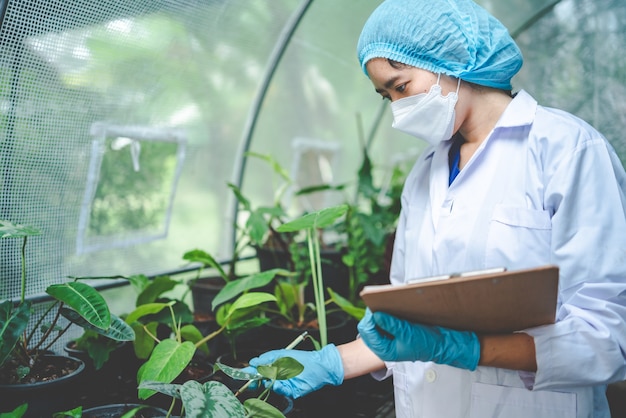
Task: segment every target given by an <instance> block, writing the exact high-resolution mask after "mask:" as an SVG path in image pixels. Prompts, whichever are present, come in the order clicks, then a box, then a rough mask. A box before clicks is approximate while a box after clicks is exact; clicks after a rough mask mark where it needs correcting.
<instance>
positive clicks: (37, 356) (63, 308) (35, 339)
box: [0, 221, 134, 416]
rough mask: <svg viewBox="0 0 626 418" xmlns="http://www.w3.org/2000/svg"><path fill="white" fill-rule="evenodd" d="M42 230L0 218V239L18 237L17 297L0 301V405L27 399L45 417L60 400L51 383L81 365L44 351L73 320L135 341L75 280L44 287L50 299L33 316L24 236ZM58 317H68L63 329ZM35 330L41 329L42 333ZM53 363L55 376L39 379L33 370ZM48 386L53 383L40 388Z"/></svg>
mask: <svg viewBox="0 0 626 418" xmlns="http://www.w3.org/2000/svg"><path fill="white" fill-rule="evenodd" d="M40 234H41V231H40V230H39V229H37V228H34V227H30V226H25V225H19V224H14V223H12V222H9V221H0V238H20V239H22V245H21V264H22V268H21V295H20V299H19V300H18V301H13V300H5V301H4V302H2V303H0V409H2V410H4V409H14V408H16V407H17V406H19V405H20V404H23V403H28V404H29V405H28V406H27V408H28V409H27V413H28V414H29V415H32V416H37V415H39V416H44V415H47V414H48V412H49V411H50V408H57V407H58V406H59V405H58V404H57V403H56V402H58V401H59V400H60V399H62V398H60V399H59V397H58V392H57V391H55V386H59V385H60V382H62V381H65V382H67V381H68V380H69V379H70V378H68V377H65V376H68V375H70V374H71V371H70V370H68V369H67V368H68V367H69V365H68V364H69V363H73V367H74V369H75V370H82V369H84V364H83V362H82V361H80V360H78V359H73V358H71V357H68V356H51V355H45V354H44V353H45V352H46V351H47V350H50V348H51V347H52V345H53V344H54V343H55V342H56V341H58V339H59V338H60V337H61V336H62V335H63V334H64V333H65V332H66V331H67V330H68V329H69V328H70V326H71V325H72V324H76V325H78V326H80V327H82V328H84V329H89V330H91V331H93V332H96V333H99V334H102V335H104V336H106V337H107V338H110V339H112V340H116V341H132V340H133V339H134V332H133V330H132V329H131V328H130V327H129V326H128V325H127V324H125V323H124V321H122V320H121V319H120V318H119V317H117V316H116V315H114V314H112V313H111V312H110V310H109V307H108V305H107V303H106V301H105V299H104V298H103V297H102V295H100V293H99V292H98V291H97V290H96V289H95V288H93V287H92V286H90V285H88V284H86V283H84V282H83V281H80V280H79V278H74V280H73V281H69V282H66V283H62V284H53V285H50V286H48V287H47V289H46V293H47V294H48V295H49V296H50V297H51V299H52V302H51V303H50V304H49V306H48V307H47V309H46V310H44V311H43V313H42V314H41V315H38V316H34V315H33V307H32V302H31V301H30V300H27V299H26V257H25V250H26V243H27V238H28V237H30V236H36V235H40ZM49 316H52V320H51V322H47V318H48V317H49ZM61 317H64V318H66V319H67V320H68V321H69V322H68V323H67V325H65V326H63V327H61V326H60V319H61ZM38 331H41V335H40V336H39V335H37V332H38ZM59 357H65V359H59ZM53 366H56V367H60V370H56V371H55V372H54V373H53V375H54V376H56V377H59V379H55V378H54V377H50V376H48V377H46V378H43V379H45V380H47V381H48V383H44V382H40V381H39V379H40V378H41V377H39V376H38V375H37V372H38V371H39V370H41V369H46V370H52V369H53V368H54V367H53ZM48 384H50V385H53V387H51V388H42V386H47V385H48ZM57 389H58V388H57ZM31 391H34V392H31ZM44 395H45V396H44Z"/></svg>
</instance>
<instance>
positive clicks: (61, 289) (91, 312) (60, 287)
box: [46, 282, 111, 329]
mask: <svg viewBox="0 0 626 418" xmlns="http://www.w3.org/2000/svg"><path fill="white" fill-rule="evenodd" d="M46 293H47V294H49V295H50V296H52V297H54V298H55V299H57V300H60V301H61V302H63V303H65V304H66V305H68V306H70V307H72V308H73V309H74V310H75V311H76V312H78V314H79V315H80V316H82V317H83V318H85V320H87V322H89V323H90V324H92V325H93V326H95V327H98V328H101V329H107V328H109V326H111V312H110V311H109V306H108V305H107V303H106V301H105V300H104V298H103V297H102V295H100V293H99V292H98V291H97V290H96V289H94V288H93V287H91V286H89V285H88V284H85V283H81V282H69V283H63V284H53V285H50V286H48V288H47V289H46Z"/></svg>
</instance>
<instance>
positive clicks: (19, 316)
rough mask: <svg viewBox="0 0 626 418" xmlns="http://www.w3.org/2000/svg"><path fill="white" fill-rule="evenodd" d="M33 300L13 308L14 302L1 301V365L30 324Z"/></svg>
mask: <svg viewBox="0 0 626 418" xmlns="http://www.w3.org/2000/svg"><path fill="white" fill-rule="evenodd" d="M30 307H31V302H30V301H25V302H24V303H21V304H19V305H18V306H17V307H16V308H15V309H13V302H11V301H10V300H6V301H4V302H2V303H0V366H2V364H4V362H5V361H6V359H7V358H8V357H9V355H10V354H11V352H12V351H13V349H14V348H15V345H16V344H17V342H18V341H19V339H20V337H21V336H22V333H23V332H24V330H25V329H26V327H27V326H28V321H29V319H30V313H31V310H30Z"/></svg>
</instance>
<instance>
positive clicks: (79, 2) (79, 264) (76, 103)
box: [0, 0, 297, 298]
mask: <svg viewBox="0 0 626 418" xmlns="http://www.w3.org/2000/svg"><path fill="white" fill-rule="evenodd" d="M295 5H297V2H296V1H258V2H254V5H252V4H250V2H247V1H228V2H224V1H200V0H197V1H195V0H184V1H171V0H123V1H98V2H94V1H84V0H72V1H66V0H63V1H39V0H20V1H8V3H7V4H6V10H5V12H4V19H3V22H2V28H1V31H0V170H1V171H0V188H1V192H0V219H7V220H10V221H12V222H14V223H20V224H28V225H32V226H35V227H38V228H40V229H41V230H42V235H41V236H38V237H33V238H31V239H29V242H28V246H27V249H26V256H27V261H28V266H29V268H28V280H27V292H26V293H27V294H28V295H37V294H41V293H42V292H43V291H44V290H45V288H46V287H47V285H49V284H50V283H52V282H59V281H61V280H64V278H65V277H66V276H68V275H73V276H80V275H104V276H107V275H116V274H125V275H128V274H131V273H137V272H141V273H145V274H148V275H151V274H155V273H157V272H162V271H168V270H173V269H177V268H180V267H181V266H183V263H182V255H183V252H184V251H185V250H190V249H192V248H196V247H199V248H204V249H207V250H211V251H213V250H214V249H220V244H222V243H223V242H225V241H226V238H227V236H228V234H229V232H230V226H231V222H230V221H228V219H227V217H228V216H230V215H229V214H228V213H227V211H226V208H225V207H223V206H220V205H219V204H218V203H219V202H223V201H226V200H227V199H226V193H227V192H228V191H227V189H226V187H225V181H226V180H227V179H230V178H231V177H232V170H233V166H232V162H233V161H234V160H235V154H236V151H237V147H238V145H239V144H238V142H239V139H240V136H241V132H242V131H241V126H243V124H244V121H245V118H246V114H247V111H248V107H249V103H250V102H251V101H252V99H253V97H254V94H255V91H256V89H257V86H258V84H259V82H260V80H261V75H262V73H263V69H264V67H265V65H266V61H267V57H268V55H269V54H270V51H271V50H272V48H273V47H274V43H275V41H276V38H277V37H278V35H279V34H280V31H281V30H282V26H283V25H284V22H285V20H286V19H287V18H288V17H289V15H290V14H291V13H292V9H293V8H294V7H295ZM258 34H263V36H261V37H259V36H258ZM241 63H245V64H246V70H245V71H233V69H234V68H237V67H238V66H240V64H241ZM233 90H236V91H237V95H236V98H235V99H236V100H231V99H229V97H231V96H232V95H231V92H232V91H233ZM216 98H220V99H219V100H218V99H216ZM222 119H225V120H226V119H227V120H228V123H227V124H225V123H220V121H221V120H222ZM175 204H176V205H177V206H176V207H177V208H178V209H179V211H178V212H176V213H174V212H173V208H174V206H175ZM20 244H21V242H19V241H18V240H13V239H5V240H2V241H1V242H0V245H2V251H1V253H0V257H1V258H2V259H1V262H0V269H1V271H0V274H1V276H0V277H2V282H3V283H2V284H3V285H2V287H1V290H0V293H1V294H0V297H2V298H6V297H10V298H15V297H17V296H18V295H19V291H20V288H19V277H20V257H19V245H20ZM221 247H223V248H221V249H220V250H221V251H223V252H224V254H222V255H225V253H226V252H227V251H228V248H227V247H228V246H224V245H221Z"/></svg>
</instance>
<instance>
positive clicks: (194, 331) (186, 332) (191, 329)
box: [180, 324, 209, 354]
mask: <svg viewBox="0 0 626 418" xmlns="http://www.w3.org/2000/svg"><path fill="white" fill-rule="evenodd" d="M180 336H181V337H182V339H183V340H185V341H191V342H192V343H194V344H196V343H197V342H198V341H200V340H201V339H203V338H204V335H202V333H201V332H200V330H199V329H198V328H197V327H196V326H195V325H192V324H187V325H184V326H182V327H181V328H180ZM198 349H199V350H200V351H202V352H204V353H206V354H209V346H208V345H207V343H204V344H202V345H201V346H199V347H198Z"/></svg>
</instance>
